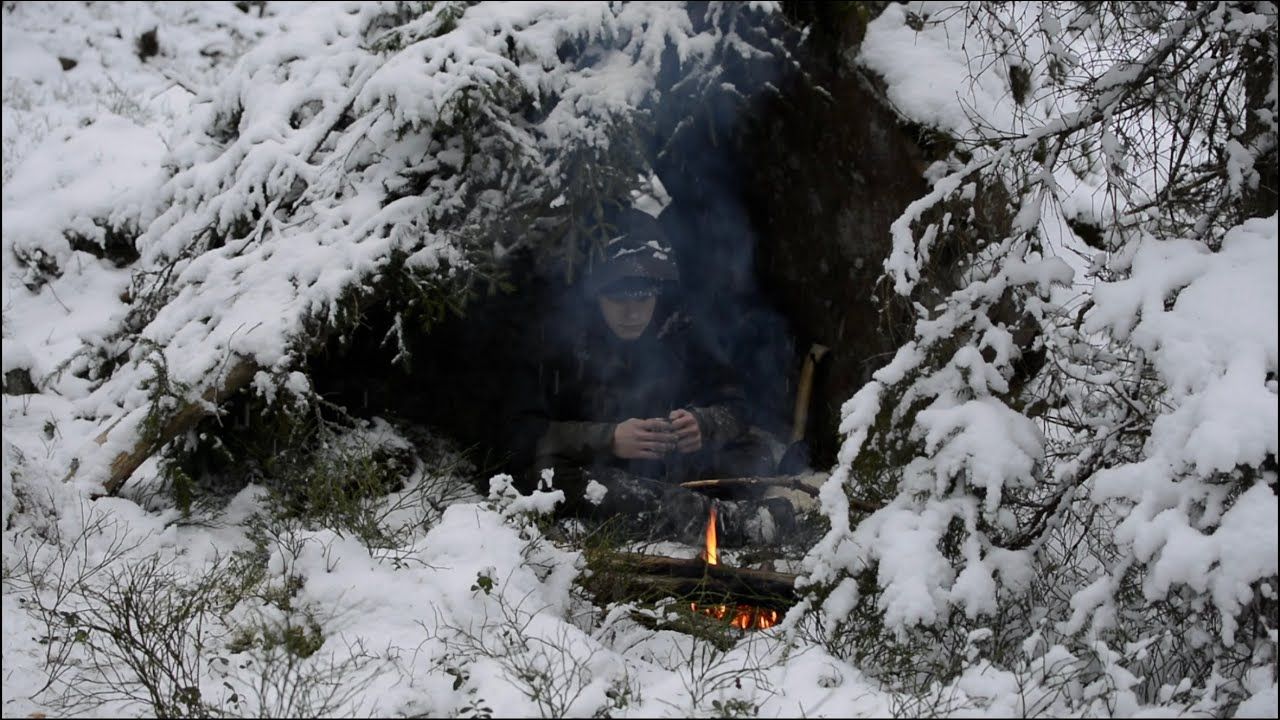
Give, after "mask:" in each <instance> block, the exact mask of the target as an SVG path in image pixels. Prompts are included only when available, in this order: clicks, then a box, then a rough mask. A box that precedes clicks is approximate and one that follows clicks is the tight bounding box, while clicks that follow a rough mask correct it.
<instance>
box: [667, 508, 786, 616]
mask: <svg viewBox="0 0 1280 720" xmlns="http://www.w3.org/2000/svg"><path fill="white" fill-rule="evenodd" d="M702 557H703V559H705V560H706V561H707V564H708V565H719V564H720V551H719V550H718V549H717V547H716V506H715V505H712V506H711V517H710V519H708V520H707V549H706V551H705V552H703V554H702ZM689 609H690V610H692V611H694V612H700V613H702V614H703V615H707V616H709V617H713V618H715V619H717V620H723V619H725V618H726V617H729V614H730V612H732V613H733V617H732V619H730V620H729V624H730V625H732V626H733V627H736V628H738V629H739V630H751V629H755V630H764V629H765V628H771V627H773V626H774V625H777V624H778V619H779V618H778V611H777V610H769V609H767V608H761V607H755V606H753V605H735V606H733V607H732V608H730V606H729V605H708V606H706V607H698V603H689Z"/></svg>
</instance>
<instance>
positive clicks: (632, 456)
mask: <svg viewBox="0 0 1280 720" xmlns="http://www.w3.org/2000/svg"><path fill="white" fill-rule="evenodd" d="M675 449H676V434H675V432H674V431H673V430H672V428H671V423H670V422H667V421H666V420H663V419H662V418H649V419H647V420H641V419H640V418H631V419H630V420H624V421H622V422H620V423H618V424H617V425H616V426H615V427H614V428H613V454H614V455H617V456H618V457H620V458H623V459H625V460H660V459H662V456H663V455H665V454H667V453H668V452H671V451H672V450H675Z"/></svg>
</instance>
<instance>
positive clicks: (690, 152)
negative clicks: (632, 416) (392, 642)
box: [514, 4, 796, 461]
mask: <svg viewBox="0 0 1280 720" xmlns="http://www.w3.org/2000/svg"><path fill="white" fill-rule="evenodd" d="M690 16H691V19H692V20H693V22H694V27H695V29H696V28H699V27H707V26H708V24H712V23H714V24H715V26H716V28H717V34H718V35H719V36H720V37H722V38H724V40H723V42H722V44H723V47H724V51H723V52H721V53H719V55H718V57H717V63H716V64H714V65H710V66H709V65H705V64H703V65H694V64H692V63H690V64H688V65H684V64H682V63H681V62H680V60H679V58H678V57H677V54H676V53H675V52H674V50H671V51H670V52H668V53H666V55H665V56H664V60H663V70H662V72H661V73H660V80H659V88H658V90H659V92H658V93H657V94H656V97H657V101H656V103H654V104H653V105H652V106H651V107H646V108H644V109H643V113H644V115H645V119H646V127H647V128H649V130H650V132H648V133H645V134H643V135H642V137H643V142H645V143H646V146H645V147H643V148H642V149H641V152H640V153H637V156H638V157H640V158H642V162H643V163H644V164H643V166H640V167H634V168H629V171H630V172H631V173H632V174H631V177H639V178H641V179H642V182H640V183H639V185H640V187H639V189H638V190H635V191H633V192H631V194H630V197H620V198H618V199H617V200H618V201H619V202H621V203H623V204H628V205H631V206H632V207H636V208H638V209H641V210H643V211H645V212H647V213H649V214H650V215H653V216H656V217H657V218H658V220H659V223H660V224H661V226H662V228H663V230H664V232H665V234H666V236H667V238H668V240H669V241H670V243H671V245H672V247H673V250H674V254H675V260H676V263H677V265H678V267H679V273H680V283H679V285H678V286H676V287H674V288H670V291H669V292H667V293H665V294H664V296H663V297H662V298H661V300H660V306H659V309H658V311H657V312H656V313H655V318H654V323H655V329H656V328H657V327H659V326H660V325H661V323H662V322H663V321H664V320H665V319H667V317H668V316H669V315H670V314H672V313H675V312H679V313H681V314H682V315H684V316H686V317H688V318H689V319H690V320H691V325H690V326H689V332H691V333H692V334H693V339H694V342H696V343H697V344H698V345H699V346H700V349H701V350H702V351H703V352H705V353H707V354H708V355H710V356H711V357H713V358H714V359H715V360H716V361H717V362H718V363H720V364H722V365H724V366H725V367H727V368H728V370H729V372H730V373H731V374H732V375H733V376H734V377H733V378H732V379H733V380H735V381H736V382H737V383H738V384H739V385H740V386H741V387H742V388H743V389H744V391H745V394H746V400H747V404H748V408H747V410H748V417H747V418H746V419H747V421H748V422H749V423H750V424H751V425H753V426H756V427H758V428H761V429H763V430H765V431H766V432H768V433H772V434H773V435H774V437H775V438H777V440H778V442H777V443H776V447H774V448H771V451H772V452H773V454H774V456H775V457H774V458H773V460H774V461H776V460H777V459H778V456H780V455H781V452H782V449H783V447H782V440H784V438H783V437H782V435H783V434H784V433H785V432H786V431H787V430H788V426H789V424H790V421H791V411H792V408H791V402H792V400H791V392H790V383H789V377H790V376H791V375H792V374H793V367H794V365H795V357H796V353H795V342H794V339H793V337H792V333H791V330H790V327H789V323H788V322H787V320H786V318H784V317H783V316H782V315H781V314H780V313H779V312H778V311H777V310H776V309H774V308H773V306H772V305H771V304H770V302H769V300H768V299H767V298H766V297H765V296H764V295H763V294H762V292H761V288H760V285H759V283H758V281H757V268H756V257H757V254H756V250H757V246H758V243H759V240H760V238H759V233H758V232H757V231H756V228H755V227H754V226H753V224H752V222H751V219H750V213H749V212H748V207H747V205H746V202H745V200H744V198H745V197H747V193H746V192H744V190H745V187H744V183H745V182H747V178H748V177H749V175H750V173H749V172H748V170H749V168H750V167H751V163H752V156H751V153H752V148H751V147H747V146H745V145H744V142H743V140H742V138H744V137H746V136H747V135H748V133H747V132H746V131H747V130H748V128H749V126H748V123H750V122H751V113H752V111H753V109H756V108H757V107H758V106H759V102H758V100H759V99H760V98H761V97H762V96H763V94H765V93H768V92H777V90H776V88H777V87H780V86H785V85H784V83H783V82H782V78H783V76H784V73H785V72H787V63H788V59H787V58H786V57H785V56H784V54H783V53H781V51H780V50H779V49H778V48H779V47H780V46H781V45H782V43H781V42H780V40H781V38H782V35H783V33H784V31H785V30H786V27H785V24H784V23H783V22H782V20H781V18H778V17H776V16H772V15H770V14H769V13H767V12H763V11H758V10H755V9H752V8H750V7H749V6H747V5H746V4H725V5H724V6H722V9H721V10H720V11H718V12H716V13H708V12H707V8H706V6H700V5H694V6H693V7H691V9H690ZM745 45H750V46H751V47H753V48H755V51H744V50H743V49H742V47H744V46H745ZM617 171H618V168H611V169H610V172H614V173H616V172H617ZM566 180H567V182H569V183H573V182H575V181H577V180H580V178H566ZM580 220H582V221H583V222H584V223H586V224H587V225H590V224H591V223H593V222H596V221H597V220H596V219H595V218H580ZM597 235H599V233H597ZM588 267H589V263H588ZM586 269H587V268H575V270H586ZM547 270H550V272H547ZM584 274H585V273H584V272H574V273H573V276H574V279H573V282H571V283H567V284H566V283H565V282H564V278H565V275H566V274H565V273H564V272H563V269H562V268H561V269H559V271H557V270H556V269H552V268H544V269H543V270H542V271H540V272H535V277H534V279H533V282H532V283H531V284H530V285H529V286H528V288H527V298H528V307H529V308H531V309H534V311H535V312H536V313H537V315H538V321H537V322H536V323H534V324H533V326H531V327H530V328H529V330H530V331H531V335H532V337H530V338H529V340H530V341H531V343H532V344H531V345H530V344H523V345H522V346H521V347H522V349H521V350H515V351H514V352H515V353H516V354H522V353H528V354H530V355H532V354H535V353H539V352H547V351H554V350H555V349H560V350H565V349H569V350H572V349H573V348H574V346H575V343H581V342H582V341H583V338H584V337H589V336H590V334H591V332H592V331H598V330H599V327H600V325H601V318H600V310H599V307H598V305H597V303H596V301H595V299H594V298H591V297H588V296H587V295H586V294H585V293H584V292H583V291H582V288H581V285H582V277H583V276H584ZM521 359H523V358H517V361H519V360H521ZM539 371H540V374H539V377H538V381H539V382H540V383H543V384H546V385H547V386H549V387H552V388H559V387H560V385H561V384H563V383H569V382H572V379H571V378H563V377H547V376H546V375H545V373H546V368H542V367H540V368H539ZM526 377H527V376H526ZM526 381H527V380H526ZM583 419H586V418H583ZM524 441H525V443H527V442H528V441H529V439H528V438H524Z"/></svg>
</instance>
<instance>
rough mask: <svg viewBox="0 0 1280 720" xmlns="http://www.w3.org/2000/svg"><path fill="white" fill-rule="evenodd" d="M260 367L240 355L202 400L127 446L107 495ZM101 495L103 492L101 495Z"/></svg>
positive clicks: (100, 439) (103, 437)
mask: <svg viewBox="0 0 1280 720" xmlns="http://www.w3.org/2000/svg"><path fill="white" fill-rule="evenodd" d="M257 371H258V366H257V364H256V363H254V362H252V361H250V360H245V359H240V360H239V361H238V362H236V364H235V365H233V366H232V367H231V369H230V370H229V371H228V372H227V375H226V377H225V378H224V379H223V381H222V382H221V383H219V384H217V385H214V386H213V387H210V388H208V389H207V390H205V391H204V394H202V395H201V396H200V400H199V401H192V402H187V403H184V404H183V405H182V406H181V407H180V408H178V410H177V411H176V412H175V413H174V414H173V415H172V416H170V418H169V419H168V421H166V422H165V424H164V425H163V426H162V427H161V428H160V432H159V433H158V434H157V435H156V437H154V438H146V437H138V438H137V439H136V440H134V442H133V444H132V445H131V446H130V447H129V449H128V450H125V451H123V452H121V453H119V454H118V455H116V456H115V458H113V459H112V460H111V464H110V471H109V473H108V475H107V478H106V479H105V480H104V481H103V483H102V485H103V487H104V488H105V489H106V494H107V495H115V494H116V493H117V492H119V491H120V488H121V486H123V485H124V483H125V481H126V480H128V479H129V476H131V475H133V473H134V471H135V470H137V469H138V467H139V466H140V465H142V463H144V462H146V460H147V458H149V457H151V455H152V454H154V453H155V452H156V451H157V450H159V449H160V448H162V447H164V445H165V444H166V443H168V442H169V441H170V440H173V439H174V438H176V437H178V436H179V435H181V434H183V433H185V432H186V431H188V430H190V429H191V428H193V427H195V426H196V424H197V423H199V422H200V421H201V420H202V419H204V417H205V416H207V415H209V413H210V408H216V407H218V406H219V405H220V404H221V403H222V402H223V401H224V400H226V399H227V398H228V397H231V396H232V395H233V394H235V393H236V392H238V391H239V390H240V389H242V388H244V387H245V386H246V385H248V384H249V381H250V380H252V379H253V376H254V374H255V373H256V372H257ZM119 422H120V421H119V420H117V421H116V422H115V423H112V424H111V425H109V426H108V427H107V428H106V429H105V430H103V431H102V432H101V433H99V434H98V436H97V437H96V438H94V442H95V443H96V444H97V445H99V446H103V445H106V443H107V441H108V439H109V438H110V436H111V432H112V431H113V430H115V429H116V426H117V425H118V424H119ZM78 469H79V465H78V464H76V465H73V466H72V468H71V470H70V472H68V473H67V476H66V477H65V478H64V481H66V480H70V479H71V478H72V477H73V476H74V475H75V474H76V471H77V470H78ZM98 497H101V496H98Z"/></svg>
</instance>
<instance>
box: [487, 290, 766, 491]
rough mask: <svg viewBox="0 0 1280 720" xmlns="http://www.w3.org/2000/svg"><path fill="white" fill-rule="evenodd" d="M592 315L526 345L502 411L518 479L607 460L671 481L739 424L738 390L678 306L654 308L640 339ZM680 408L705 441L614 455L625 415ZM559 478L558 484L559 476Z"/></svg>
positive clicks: (700, 462) (703, 461) (694, 468)
mask: <svg viewBox="0 0 1280 720" xmlns="http://www.w3.org/2000/svg"><path fill="white" fill-rule="evenodd" d="M597 316H598V313H596V314H593V315H592V316H591V321H590V322H588V323H587V325H588V326H587V328H586V329H585V330H584V331H583V332H582V333H581V334H579V335H577V336H572V337H569V338H564V339H563V340H561V341H560V342H555V341H553V342H551V343H550V347H546V346H544V347H542V348H531V349H530V350H529V352H528V354H527V357H528V361H527V364H526V366H525V370H524V373H523V375H524V380H523V382H520V383H519V384H518V385H519V387H516V388H513V392H512V395H511V399H512V407H511V409H510V410H509V412H508V427H509V429H510V448H511V450H512V458H513V461H514V464H515V466H516V468H515V469H516V475H517V478H520V479H524V480H525V483H524V484H525V485H531V484H532V480H531V478H536V472H537V470H539V469H541V468H546V467H553V468H556V469H557V477H558V478H559V477H562V475H563V473H561V472H560V471H561V470H563V469H571V468H588V467H614V468H619V469H622V470H625V471H627V472H630V473H633V474H636V475H641V476H645V477H651V478H660V479H665V480H669V481H672V482H678V481H681V480H684V479H689V478H691V477H694V476H696V474H697V473H698V471H699V469H700V468H702V467H705V466H706V465H707V463H708V462H709V459H710V457H711V456H712V454H713V453H714V452H715V451H716V450H717V449H718V448H720V447H722V446H723V445H724V444H725V443H726V442H728V441H730V440H732V439H734V438H735V437H737V436H738V435H740V434H741V433H742V432H743V431H744V430H745V427H746V418H745V412H746V410H745V401H744V396H743V390H742V388H741V386H740V385H739V384H738V383H737V381H736V379H735V377H734V373H733V371H732V369H731V368H730V367H729V366H728V365H727V364H726V363H724V362H721V361H718V360H717V359H716V358H715V357H714V356H713V354H712V353H711V352H709V351H708V349H707V347H706V344H705V343H703V342H700V339H699V338H698V336H697V333H696V331H695V328H694V327H693V326H692V325H690V324H689V322H688V321H687V320H685V319H683V318H682V317H681V316H680V315H678V314H676V315H671V316H668V317H666V318H659V317H657V313H655V318H654V321H653V322H652V323H651V324H650V326H649V329H648V330H646V332H645V334H644V335H642V336H641V337H640V338H638V339H636V340H633V341H629V342H628V341H623V340H620V339H618V338H617V336H615V335H614V334H613V333H612V332H610V331H609V330H608V328H607V327H605V326H604V323H603V321H601V320H599V318H598V317H597ZM678 408H686V409H688V410H690V411H691V412H692V413H693V415H694V416H695V417H696V418H697V419H698V424H699V426H700V427H701V430H702V436H703V450H701V451H699V452H697V453H692V454H689V455H682V454H679V453H672V454H671V455H670V456H668V458H667V459H666V460H665V461H654V460H623V459H620V458H617V457H615V456H614V455H613V453H612V449H611V445H612V439H613V430H614V427H615V426H616V425H617V424H618V423H619V422H622V421H624V420H627V419H629V418H654V417H657V418H666V417H668V415H669V414H670V413H671V411H672V410H676V409H678ZM557 486H562V484H561V483H557Z"/></svg>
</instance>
